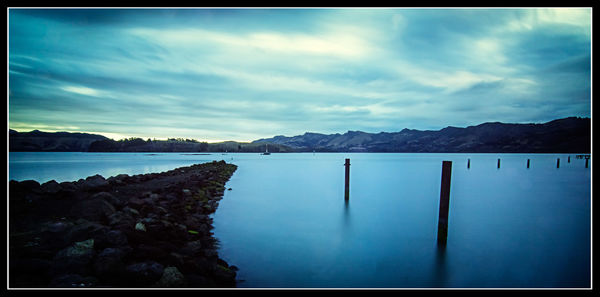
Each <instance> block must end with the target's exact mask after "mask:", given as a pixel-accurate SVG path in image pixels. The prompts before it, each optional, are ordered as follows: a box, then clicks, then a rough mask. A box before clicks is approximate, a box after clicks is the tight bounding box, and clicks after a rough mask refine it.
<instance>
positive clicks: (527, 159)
mask: <svg viewBox="0 0 600 297" xmlns="http://www.w3.org/2000/svg"><path fill="white" fill-rule="evenodd" d="M527 169H529V159H527Z"/></svg>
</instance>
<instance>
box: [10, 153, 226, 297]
mask: <svg viewBox="0 0 600 297" xmlns="http://www.w3.org/2000/svg"><path fill="white" fill-rule="evenodd" d="M236 168H237V166H236V165H233V164H227V163H225V162H224V161H220V162H216V161H214V162H211V163H205V164H199V165H192V166H189V167H181V168H177V169H174V170H171V171H167V172H162V173H151V174H141V175H133V176H128V175H125V174H122V175H117V176H114V177H110V178H108V179H105V178H104V177H102V176H100V175H96V176H91V177H88V178H86V179H80V180H79V181H76V182H62V183H57V182H56V181H49V182H46V183H44V184H41V185H40V184H39V183H38V182H36V181H32V180H28V181H21V182H17V181H14V180H11V181H10V182H9V286H10V287H11V288H35V287H38V288H43V287H77V288H82V287H96V288H102V287H105V288H148V287H167V288H168V287H188V288H217V287H235V276H236V270H237V268H236V267H235V266H230V265H228V264H227V263H226V262H225V261H224V260H222V259H220V258H219V257H218V254H217V249H218V242H217V241H216V240H215V238H214V237H213V233H212V232H211V229H212V218H211V217H210V216H209V215H210V214H211V213H213V212H214V211H215V210H216V208H217V206H218V203H219V200H220V199H222V196H223V193H224V191H225V183H226V182H227V181H228V180H229V178H230V177H231V175H232V174H233V172H234V171H235V170H236Z"/></svg>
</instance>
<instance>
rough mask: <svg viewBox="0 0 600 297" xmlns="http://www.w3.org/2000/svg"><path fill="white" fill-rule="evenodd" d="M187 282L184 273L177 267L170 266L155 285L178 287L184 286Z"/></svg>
mask: <svg viewBox="0 0 600 297" xmlns="http://www.w3.org/2000/svg"><path fill="white" fill-rule="evenodd" d="M185 284H186V282H185V277H184V276H183V274H181V272H179V270H178V269H177V267H172V266H170V267H167V268H165V270H164V271H163V274H162V276H161V278H160V280H158V282H156V284H155V285H154V286H155V287H161V288H177V287H183V286H185Z"/></svg>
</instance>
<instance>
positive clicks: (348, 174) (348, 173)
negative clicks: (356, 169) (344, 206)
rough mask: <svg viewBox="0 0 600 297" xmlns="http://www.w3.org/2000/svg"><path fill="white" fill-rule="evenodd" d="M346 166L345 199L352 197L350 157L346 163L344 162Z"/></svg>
mask: <svg viewBox="0 0 600 297" xmlns="http://www.w3.org/2000/svg"><path fill="white" fill-rule="evenodd" d="M344 166H345V167H346V179H345V180H346V182H345V187H344V189H345V191H344V199H345V200H349V199H350V159H346V163H345V164H344Z"/></svg>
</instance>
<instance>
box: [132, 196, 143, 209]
mask: <svg viewBox="0 0 600 297" xmlns="http://www.w3.org/2000/svg"><path fill="white" fill-rule="evenodd" d="M145 204H146V201H145V200H142V199H139V198H136V197H133V198H130V199H129V201H128V202H127V205H128V206H129V207H130V208H132V209H136V210H140V209H141V208H142V206H144V205H145Z"/></svg>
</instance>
